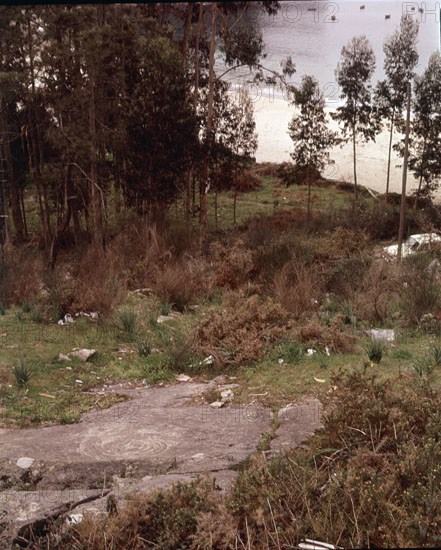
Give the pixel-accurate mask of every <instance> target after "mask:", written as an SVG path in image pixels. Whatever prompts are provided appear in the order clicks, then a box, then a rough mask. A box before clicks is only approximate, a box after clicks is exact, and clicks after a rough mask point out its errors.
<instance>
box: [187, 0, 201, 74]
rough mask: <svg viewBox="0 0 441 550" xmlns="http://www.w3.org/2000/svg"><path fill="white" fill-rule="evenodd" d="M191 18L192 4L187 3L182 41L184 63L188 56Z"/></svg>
mask: <svg viewBox="0 0 441 550" xmlns="http://www.w3.org/2000/svg"><path fill="white" fill-rule="evenodd" d="M201 5H202V4H201ZM192 16H193V4H192V2H188V3H187V8H186V14H185V27H184V37H183V39H182V57H183V58H184V63H185V62H186V59H187V54H188V42H189V40H190V32H191V19H192Z"/></svg>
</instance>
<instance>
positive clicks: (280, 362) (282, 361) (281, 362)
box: [277, 359, 285, 365]
mask: <svg viewBox="0 0 441 550" xmlns="http://www.w3.org/2000/svg"><path fill="white" fill-rule="evenodd" d="M277 362H278V363H279V365H283V363H284V362H285V361H284V360H283V359H279V360H278V361H277Z"/></svg>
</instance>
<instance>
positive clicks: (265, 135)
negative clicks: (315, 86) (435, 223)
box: [217, 0, 440, 191]
mask: <svg viewBox="0 0 441 550" xmlns="http://www.w3.org/2000/svg"><path fill="white" fill-rule="evenodd" d="M362 4H363V2H362V1H354V0H339V1H338V2H333V1H331V2H325V1H320V2H317V1H309V0H308V1H299V2H282V9H281V10H280V11H279V13H278V14H276V15H275V16H268V15H266V14H262V13H261V12H260V11H259V10H257V9H254V10H253V11H252V13H251V14H250V16H249V17H250V21H252V20H253V18H257V19H258V20H259V23H260V25H261V27H262V31H263V39H264V42H265V50H266V53H267V57H266V59H265V60H264V61H263V62H262V64H263V65H264V66H265V67H267V68H268V69H271V70H278V71H280V68H281V67H280V63H281V61H282V60H283V59H284V58H286V57H287V56H288V55H290V56H291V57H292V60H293V62H294V63H295V65H296V73H295V75H294V76H293V77H292V78H291V79H290V82H292V83H299V82H300V81H301V77H302V76H303V75H305V74H310V75H313V76H314V77H315V78H316V79H317V80H318V81H319V84H320V86H321V88H322V90H323V93H324V95H325V97H326V100H327V106H328V109H329V111H332V110H333V109H335V108H336V107H337V106H338V105H339V104H340V97H339V95H340V94H339V89H338V85H337V83H336V81H335V76H334V71H335V68H336V67H337V63H338V61H339V59H340V54H341V49H342V47H343V46H344V45H346V44H347V43H348V42H349V40H350V39H351V38H352V37H353V36H356V35H361V34H365V35H366V36H367V38H368V39H369V41H370V43H371V45H372V47H373V50H374V53H375V57H376V69H375V73H374V76H373V79H372V84H373V85H375V84H376V82H377V80H381V79H382V78H384V72H383V61H384V54H383V43H384V40H385V38H387V37H388V36H390V35H391V34H392V33H393V32H394V31H395V30H396V29H397V28H398V26H399V23H400V17H401V15H402V14H403V13H406V12H407V13H410V14H411V15H412V17H414V18H415V19H417V20H418V21H419V22H420V31H419V36H418V52H419V63H418V66H417V68H416V72H417V73H418V74H421V73H422V72H423V71H424V69H425V67H426V65H427V62H428V59H429V57H430V55H431V53H432V52H433V51H436V50H438V49H439V40H440V3H439V2H437V3H435V2H425V3H424V2H422V3H417V2H400V1H388V2H384V1H380V0H365V9H364V10H360V6H361V5H362ZM412 7H414V8H415V9H414V10H413V11H411V8H412ZM419 8H423V10H424V13H420V12H419V11H418V9H419ZM312 10H314V11H312ZM435 10H436V13H435ZM385 15H390V18H389V19H385ZM333 17H334V18H335V20H333ZM217 70H218V71H219V72H221V71H222V67H221V64H220V63H218V64H217ZM250 77H251V75H250V73H249V72H248V71H246V70H237V71H231V72H229V73H228V74H227V75H226V79H227V80H229V81H230V82H231V85H232V87H231V90H232V91H233V92H234V90H235V88H237V87H242V86H247V88H248V91H249V94H250V96H251V98H252V101H253V103H254V109H255V118H256V125H257V132H258V134H259V147H258V151H257V155H256V156H257V160H258V161H261V162H262V161H272V162H281V161H285V160H289V152H290V150H291V149H292V142H291V141H290V138H289V136H288V134H287V128H288V123H289V121H290V119H291V117H292V113H293V107H291V106H290V105H289V103H288V100H287V98H286V97H284V96H283V94H282V93H281V91H280V90H278V89H277V88H275V87H272V88H265V87H264V86H256V85H251V84H247V80H249V79H250ZM387 143H388V140H387V135H386V134H381V135H380V136H378V138H377V140H376V143H375V144H372V143H371V144H369V145H361V144H360V146H359V148H358V153H359V179H360V183H362V184H363V185H367V186H369V187H371V188H373V189H376V190H379V191H383V190H384V182H385V174H386V167H385V158H386V154H387V153H386V152H385V151H386V150H387ZM332 158H333V159H334V160H335V165H333V166H331V167H330V168H329V170H328V174H327V175H328V176H330V177H334V178H337V179H346V180H347V181H352V156H351V147H350V146H344V147H343V148H335V149H334V150H333V151H332ZM399 164H401V158H399V157H397V155H396V154H394V156H393V160H392V166H393V170H392V185H391V188H392V190H393V191H400V189H401V168H400V167H397V166H398V165H399ZM409 180H410V181H409V185H410V186H415V184H416V182H415V180H413V178H412V177H410V178H409Z"/></svg>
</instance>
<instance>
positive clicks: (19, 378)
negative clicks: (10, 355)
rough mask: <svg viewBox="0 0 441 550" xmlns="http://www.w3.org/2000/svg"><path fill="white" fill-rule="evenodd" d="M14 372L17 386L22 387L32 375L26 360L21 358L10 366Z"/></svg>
mask: <svg viewBox="0 0 441 550" xmlns="http://www.w3.org/2000/svg"><path fill="white" fill-rule="evenodd" d="M12 373H13V374H14V378H15V383H16V384H17V386H18V387H19V388H23V387H24V386H26V384H27V383H28V382H29V380H30V379H31V377H32V369H31V368H30V367H29V366H28V365H27V364H26V361H25V360H24V359H23V358H21V359H19V360H18V362H17V364H16V365H15V366H14V367H13V368H12Z"/></svg>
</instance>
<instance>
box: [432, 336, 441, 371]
mask: <svg viewBox="0 0 441 550" xmlns="http://www.w3.org/2000/svg"><path fill="white" fill-rule="evenodd" d="M430 355H431V356H432V359H433V361H434V363H435V365H436V366H437V367H439V366H440V365H441V343H439V342H437V343H435V344H433V345H432V347H431V350H430Z"/></svg>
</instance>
